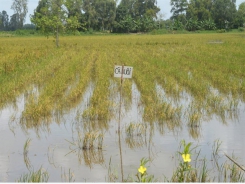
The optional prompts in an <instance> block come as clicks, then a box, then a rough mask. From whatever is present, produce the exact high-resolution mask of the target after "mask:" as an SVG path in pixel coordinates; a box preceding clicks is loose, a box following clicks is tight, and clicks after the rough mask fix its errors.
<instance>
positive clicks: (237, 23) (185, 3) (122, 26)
mask: <svg viewBox="0 0 245 184" xmlns="http://www.w3.org/2000/svg"><path fill="white" fill-rule="evenodd" d="M27 4H28V0H13V3H12V6H11V9H13V10H14V14H13V15H12V16H9V15H8V14H7V12H6V11H5V10H3V11H2V12H0V30H6V31H7V30H16V29H23V28H33V27H34V25H35V27H36V29H39V30H42V31H43V32H44V33H49V32H56V33H58V32H62V31H67V30H69V31H71V30H72V31H74V30H78V31H86V30H96V31H108V32H117V33H129V32H148V31H151V30H153V29H157V28H167V29H173V30H183V29H186V30H188V31H195V30H200V29H202V30H214V29H233V28H239V27H244V26H245V25H244V23H245V2H243V3H241V4H240V5H239V7H238V9H237V8H236V0H170V5H171V7H172V8H171V13H172V16H171V18H170V19H168V20H163V14H161V13H160V8H159V7H158V6H157V0H121V1H119V2H118V0H39V2H38V5H37V7H36V9H35V10H34V12H33V14H32V15H31V22H32V24H31V25H30V24H29V25H25V24H24V22H25V19H26V15H27V12H28V6H27ZM56 36H58V35H56Z"/></svg>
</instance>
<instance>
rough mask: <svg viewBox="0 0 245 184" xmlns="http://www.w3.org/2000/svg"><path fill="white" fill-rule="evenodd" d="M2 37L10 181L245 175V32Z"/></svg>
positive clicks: (1, 98) (1, 154)
mask: <svg viewBox="0 0 245 184" xmlns="http://www.w3.org/2000/svg"><path fill="white" fill-rule="evenodd" d="M1 39H2V43H3V48H4V49H2V50H1V52H0V57H1V58H2V60H0V182H15V181H22V182H23V181H27V178H28V177H29V176H33V175H34V174H36V172H37V175H38V173H39V175H41V176H42V181H48V182H73V181H75V182H114V181H115V182H121V181H129V182H135V181H139V178H137V177H136V175H137V176H139V173H140V170H138V169H139V167H140V166H142V167H141V169H142V168H143V169H144V167H145V169H147V171H146V172H145V171H144V172H145V173H142V174H141V175H140V176H141V177H142V176H146V175H147V177H148V176H149V177H151V176H154V180H153V181H160V182H163V181H170V182H180V181H192V182H196V181H197V182H202V181H205V182H208V181H215V182H225V181H232V182H237V181H238V182H244V176H243V173H244V171H243V169H242V168H243V167H244V165H245V157H244V152H245V143H244V131H245V123H244V122H245V95H244V94H245V76H244V73H245V64H244V57H245V52H244V51H243V50H244V48H245V42H244V36H243V34H242V33H241V34H210V35H198V34H193V35H192V34H190V35H159V36H153V35H140V36H139V35H124V36H86V37H75V36H74V37H64V38H63V39H61V43H62V46H61V48H59V49H56V48H55V47H54V45H52V41H50V40H47V39H46V38H39V37H35V38H1ZM217 39H218V40H221V41H222V44H209V41H210V40H217ZM10 50H11V52H9V51H10ZM115 65H125V66H131V67H133V74H132V78H130V79H128V78H125V79H124V80H123V83H122V85H121V83H120V78H115V77H113V69H114V66H115ZM184 141H185V142H184ZM181 143H182V144H181ZM185 143H186V144H185ZM188 143H191V145H190V147H189V148H188V146H186V145H188ZM183 155H184V156H183ZM187 155H188V156H190V157H191V159H187V158H186V157H187ZM182 157H183V159H182ZM143 158H144V159H147V160H148V162H147V164H142V162H143V161H144V159H143ZM142 159H143V160H142ZM234 161H235V162H236V163H235V162H234ZM239 167H241V168H239ZM192 168H194V169H192ZM181 169H184V172H182V171H183V170H181ZM186 171H187V172H186ZM181 173H186V174H185V177H186V179H183V177H182V175H181ZM179 174H180V175H179Z"/></svg>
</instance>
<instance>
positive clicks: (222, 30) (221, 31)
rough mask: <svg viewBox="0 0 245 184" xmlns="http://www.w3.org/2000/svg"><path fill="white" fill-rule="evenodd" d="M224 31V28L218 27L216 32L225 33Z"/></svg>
mask: <svg viewBox="0 0 245 184" xmlns="http://www.w3.org/2000/svg"><path fill="white" fill-rule="evenodd" d="M225 32H226V30H225V29H219V30H217V33H225Z"/></svg>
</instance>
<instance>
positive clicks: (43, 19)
mask: <svg viewBox="0 0 245 184" xmlns="http://www.w3.org/2000/svg"><path fill="white" fill-rule="evenodd" d="M43 2H45V6H43V7H42V8H41V9H40V12H37V11H36V10H37V9H36V10H34V15H33V16H31V22H32V23H34V24H35V25H36V26H37V27H38V28H39V29H41V31H42V32H44V33H45V34H46V35H47V36H48V35H49V34H50V33H52V34H53V36H54V37H55V39H56V46H57V47H59V34H60V33H63V32H65V31H75V30H77V28H79V27H80V26H81V24H80V23H79V21H78V19H77V17H76V16H70V17H68V12H67V8H66V7H65V0H47V1H44V0H43V1H39V3H43ZM38 6H39V5H38ZM40 6H41V5H40Z"/></svg>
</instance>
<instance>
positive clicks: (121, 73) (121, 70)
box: [114, 65, 133, 182]
mask: <svg viewBox="0 0 245 184" xmlns="http://www.w3.org/2000/svg"><path fill="white" fill-rule="evenodd" d="M132 74H133V67H131V66H124V65H122V66H119V65H115V67H114V77H120V78H121V85H120V106H119V120H118V139H119V151H120V160H121V174H122V182H123V163H122V146H121V132H120V122H121V106H122V84H123V78H132Z"/></svg>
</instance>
